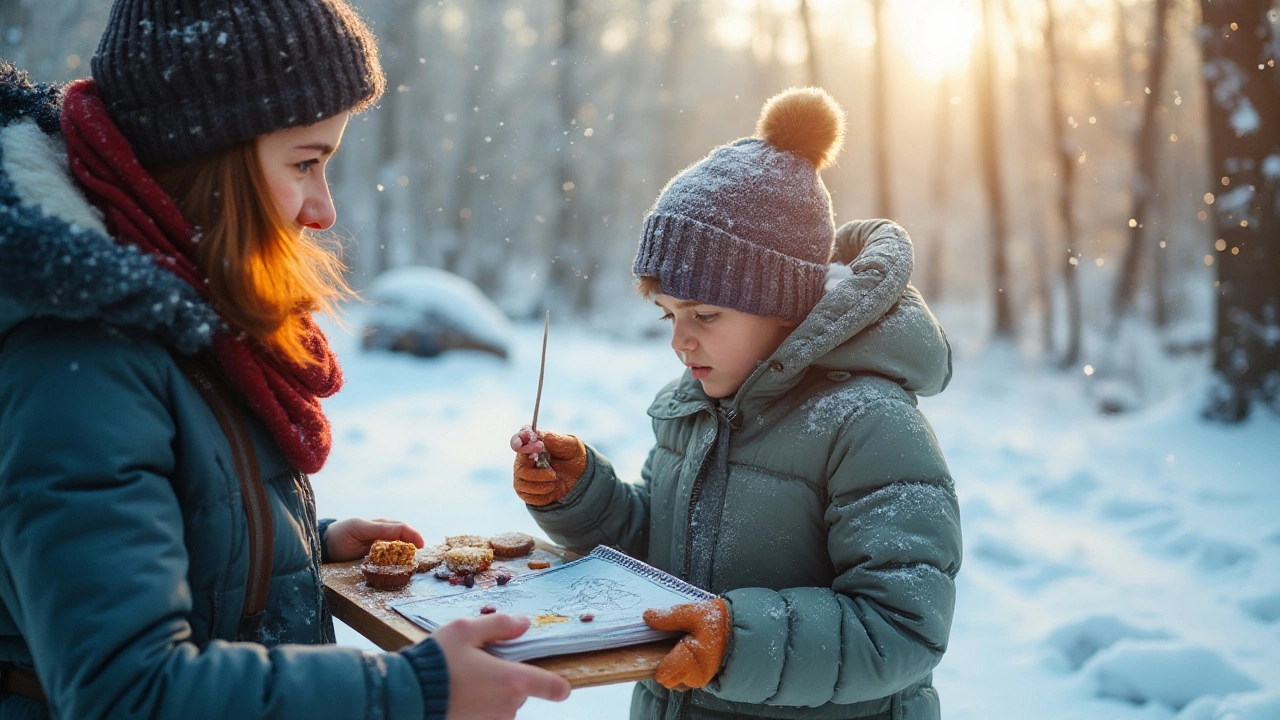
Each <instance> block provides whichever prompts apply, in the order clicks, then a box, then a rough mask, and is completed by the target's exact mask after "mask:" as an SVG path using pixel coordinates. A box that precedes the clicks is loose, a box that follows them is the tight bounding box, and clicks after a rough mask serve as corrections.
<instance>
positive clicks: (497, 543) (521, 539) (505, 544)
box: [489, 532, 533, 558]
mask: <svg viewBox="0 0 1280 720" xmlns="http://www.w3.org/2000/svg"><path fill="white" fill-rule="evenodd" d="M489 547H491V548H493V556H494V557H500V558H518V557H524V556H525V555H528V554H529V553H531V552H533V537H532V536H530V535H525V534H524V533H522V532H509V533H502V534H501V535H494V536H493V537H491V538H489Z"/></svg>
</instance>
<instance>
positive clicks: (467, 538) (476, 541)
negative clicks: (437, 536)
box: [444, 535, 489, 549]
mask: <svg viewBox="0 0 1280 720" xmlns="http://www.w3.org/2000/svg"><path fill="white" fill-rule="evenodd" d="M444 544H445V545H447V546H448V547H449V548H450V549H452V548H458V547H478V548H482V547H489V543H487V542H485V539H484V538H482V537H480V536H479V535H450V536H449V537H447V538H445V539H444Z"/></svg>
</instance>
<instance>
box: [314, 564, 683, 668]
mask: <svg viewBox="0 0 1280 720" xmlns="http://www.w3.org/2000/svg"><path fill="white" fill-rule="evenodd" d="M573 557H574V556H573V555H572V554H571V553H569V552H568V551H566V550H564V549H563V548H560V547H556V546H554V545H548V544H545V543H543V542H541V541H539V542H538V547H537V548H536V549H535V550H534V552H533V555H531V556H526V557H523V558H516V559H515V560H505V561H504V560H496V561H495V562H494V566H495V567H504V566H505V567H506V568H509V569H511V570H513V571H522V572H526V573H527V572H529V570H528V569H527V566H526V564H527V563H528V562H529V560H531V559H532V560H546V561H548V562H551V563H552V564H553V566H554V565H559V564H562V563H564V562H565V561H566V560H570V559H573ZM360 562H361V561H359V560H355V561H353V562H345V563H328V564H326V565H323V566H321V569H320V573H321V576H322V577H323V579H324V592H325V597H327V598H328V600H329V607H330V609H331V610H332V611H333V616H334V617H336V618H337V619H339V620H341V621H342V622H344V623H346V624H347V625H349V626H351V628H352V629H354V630H355V631H356V632H358V633H360V634H361V635H363V636H364V637H366V638H369V640H370V641H371V642H373V644H375V645H377V646H378V647H380V648H382V649H383V650H388V651H394V650H399V649H400V648H402V647H405V646H407V645H412V644H414V643H416V642H420V641H422V640H424V639H426V638H427V637H428V636H430V633H428V632H427V631H426V630H423V629H422V628H421V627H418V626H417V625H415V624H414V623H412V622H410V621H409V620H407V619H405V617H404V616H403V615H401V614H400V613H398V612H396V611H395V610H392V609H391V608H389V607H387V603H388V602H392V601H395V600H403V599H406V598H412V597H426V596H430V595H434V594H437V593H442V592H445V591H447V590H449V589H450V586H449V584H448V582H447V581H443V580H437V579H435V577H434V576H433V575H432V574H431V573H418V574H416V575H414V579H413V582H412V583H410V585H409V587H407V588H405V589H404V590H391V591H385V590H374V589H372V588H370V587H368V586H367V585H365V582H364V576H363V575H362V574H361V573H360ZM522 566H526V567H522ZM453 589H454V590H456V588H453ZM674 645H675V640H660V641H657V642H651V643H645V644H644V645H632V646H630V647H625V648H616V649H613V650H596V651H593V652H585V653H576V654H573V655H557V656H554V657H546V658H538V659H536V660H530V661H528V663H529V664H530V665H536V666H538V667H541V668H545V669H547V670H550V671H551V672H554V673H556V674H557V675H559V676H561V677H563V678H564V679H566V680H568V681H569V685H570V686H571V687H575V688H581V687H592V686H595V685H611V684H613V683H622V682H635V681H636V680H646V679H648V678H651V677H653V672H654V670H655V669H656V668H657V667H658V663H659V662H660V661H661V660H662V658H663V657H665V656H666V654H667V652H668V651H669V650H671V648H672V646H674Z"/></svg>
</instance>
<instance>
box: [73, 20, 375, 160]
mask: <svg viewBox="0 0 1280 720" xmlns="http://www.w3.org/2000/svg"><path fill="white" fill-rule="evenodd" d="M92 68H93V79H94V82H95V83H96V84H97V85H98V88H99V92H100V93H101V95H102V99H103V100H104V101H105V102H106V104H107V109H108V111H109V112H110V113H111V117H112V119H113V120H114V121H115V123H116V125H117V126H119V128H120V130H121V131H122V132H123V133H124V135H125V137H126V138H127V139H128V140H129V144H130V145H132V146H133V149H134V152H135V153H136V154H137V156H138V159H139V160H141V161H142V163H143V164H144V165H154V164H163V163H169V162H175V161H178V160H185V159H188V158H192V157H195V156H197V155H202V154H204V153H207V152H211V151H214V150H218V149H221V148H224V147H227V146H230V145H234V144H235V143H238V142H243V141H245V140H250V139H252V138H254V137H257V136H258V135H265V134H267V133H270V132H274V131H276V130H281V129H284V128H287V127H294V126H299V125H311V124H314V123H317V122H320V121H321V120H324V119H326V118H329V117H333V116H334V115H337V114H339V113H341V112H343V111H345V110H353V111H358V110H362V109H364V108H366V107H368V106H369V105H371V104H372V103H373V102H374V101H375V100H377V98H378V96H379V95H381V94H382V90H383V88H384V87H385V86H386V80H385V79H384V78H383V75H382V67H381V65H380V64H379V63H378V50H377V46H376V45H375V41H374V38H373V35H371V34H370V32H369V29H368V28H367V27H366V26H365V24H364V22H362V21H361V20H360V18H359V17H358V16H357V15H356V14H355V12H354V11H353V10H352V9H351V8H350V7H349V6H348V5H347V4H346V2H345V0H115V3H114V4H113V5H112V6H111V14H110V17H109V18H108V19H107V27H106V30H104V31H103V34H102V39H101V40H100V41H99V43H98V51H97V53H96V54H94V56H93V60H92Z"/></svg>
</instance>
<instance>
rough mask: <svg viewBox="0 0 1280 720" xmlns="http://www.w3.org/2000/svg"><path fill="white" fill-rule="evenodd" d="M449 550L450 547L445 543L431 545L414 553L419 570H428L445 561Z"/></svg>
mask: <svg viewBox="0 0 1280 720" xmlns="http://www.w3.org/2000/svg"><path fill="white" fill-rule="evenodd" d="M448 550H449V548H448V547H446V546H444V545H429V546H427V547H424V548H422V549H421V550H419V551H417V552H416V553H414V561H415V562H416V563H417V565H418V567H417V571H418V572H420V573H423V572H428V571H430V570H431V569H432V568H435V567H436V566H437V565H439V564H440V563H442V562H444V554H445V553H446V552H448Z"/></svg>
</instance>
